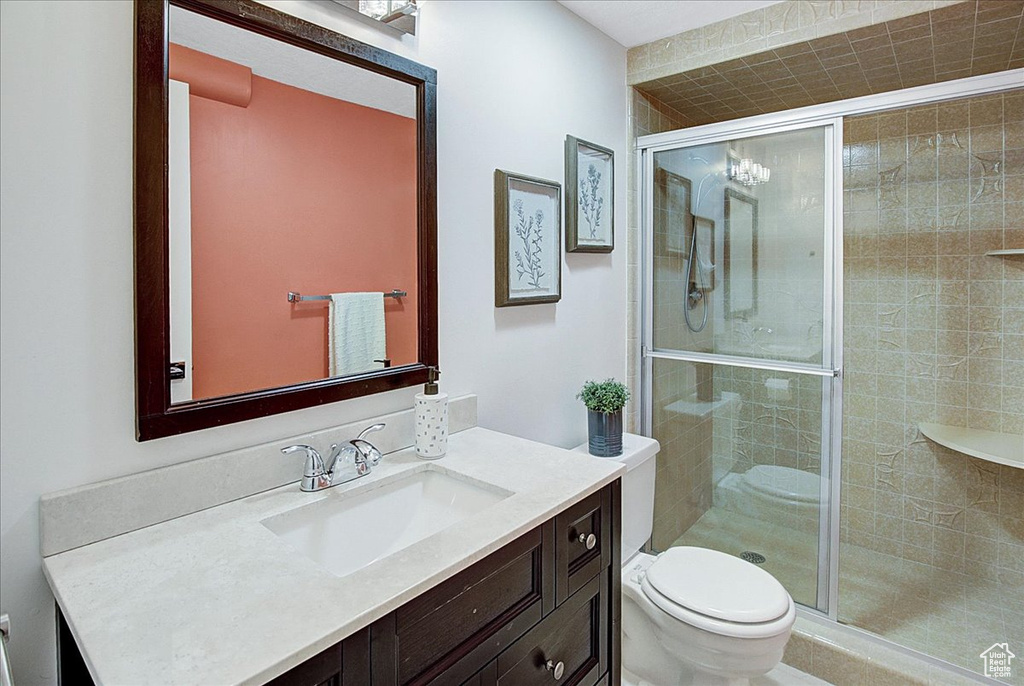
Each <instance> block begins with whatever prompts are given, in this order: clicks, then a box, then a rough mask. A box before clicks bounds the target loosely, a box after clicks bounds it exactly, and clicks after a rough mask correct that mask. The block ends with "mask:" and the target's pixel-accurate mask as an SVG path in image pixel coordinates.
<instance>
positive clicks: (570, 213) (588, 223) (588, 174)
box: [565, 136, 615, 252]
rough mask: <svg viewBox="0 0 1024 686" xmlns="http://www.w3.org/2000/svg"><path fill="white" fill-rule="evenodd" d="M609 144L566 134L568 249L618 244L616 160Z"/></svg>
mask: <svg viewBox="0 0 1024 686" xmlns="http://www.w3.org/2000/svg"><path fill="white" fill-rule="evenodd" d="M614 157H615V155H614V153H613V152H612V151H611V150H609V149H608V148H604V147H601V146H600V145H595V144H594V143H588V142H587V141H584V140H580V139H579V138H576V137H575V136H566V137H565V251H566V252H611V251H612V250H613V249H614V248H615V220H614V217H615V206H614V203H615V179H614V176H615V160H614Z"/></svg>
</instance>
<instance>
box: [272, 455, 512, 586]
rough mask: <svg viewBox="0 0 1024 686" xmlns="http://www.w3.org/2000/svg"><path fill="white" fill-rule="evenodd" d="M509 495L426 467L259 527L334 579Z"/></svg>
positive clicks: (334, 495) (328, 495) (328, 497)
mask: <svg viewBox="0 0 1024 686" xmlns="http://www.w3.org/2000/svg"><path fill="white" fill-rule="evenodd" d="M510 495H512V494H511V493H509V492H507V491H504V490H502V489H499V488H496V487H491V486H483V485H478V484H475V483H470V482H468V481H463V480H462V479H456V478H454V477H451V476H449V475H447V474H445V473H444V472H441V471H435V470H434V469H429V468H428V469H424V470H420V471H416V472H413V473H411V474H408V475H406V476H403V477H400V478H398V479H396V480H394V481H388V482H386V483H384V484H382V485H372V486H370V488H369V489H368V490H356V491H354V492H352V491H349V492H337V493H335V492H331V491H328V492H327V493H326V497H324V498H322V499H320V500H318V501H316V502H315V503H311V504H309V505H305V506H303V507H299V508H296V509H294V510H290V511H288V512H285V513H283V514H279V515H275V516H273V517H269V518H267V519H264V520H263V521H262V522H261V524H263V526H265V527H267V528H268V529H270V531H272V532H273V533H275V534H277V535H278V536H279V537H280V538H281V539H282V540H284V541H285V542H286V543H287V544H288V545H290V546H291V547H293V548H294V549H295V550H296V551H298V552H299V553H301V554H303V555H305V556H306V557H308V558H309V559H311V560H313V561H314V562H316V563H318V564H320V565H322V566H323V567H326V568H327V569H328V570H330V571H331V572H332V573H334V574H335V575H337V576H345V575H347V574H351V573H352V572H355V571H357V570H359V569H362V568H363V567H366V566H367V565H369V564H372V563H373V562H376V561H377V560H379V559H381V558H383V557H387V556H388V555H391V554H393V553H395V552H398V551H399V550H401V549H403V548H406V547H408V546H410V545H412V544H413V543H416V542H418V541H422V540H423V539H424V538H427V537H428V536H431V535H433V534H435V533H437V532H439V531H441V530H443V529H447V528H448V527H449V526H451V525H453V524H455V523H456V522H459V521H462V520H464V519H466V518H467V517H470V516H472V515H474V514H476V513H477V512H480V511H481V510H484V509H486V508H488V507H490V506H491V505H494V504H495V503H498V502H500V501H502V500H504V499H505V498H507V497H509V496H510Z"/></svg>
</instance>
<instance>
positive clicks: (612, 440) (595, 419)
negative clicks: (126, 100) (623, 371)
mask: <svg viewBox="0 0 1024 686" xmlns="http://www.w3.org/2000/svg"><path fill="white" fill-rule="evenodd" d="M576 398H577V399H579V400H582V401H583V404H584V405H586V406H587V429H588V432H587V433H588V437H589V440H588V446H589V449H590V454H591V455H595V456H597V457H616V456H618V455H621V454H622V408H623V407H624V406H625V404H626V401H628V400H629V390H628V389H627V388H626V386H625V384H621V383H619V382H618V381H616V380H615V379H606V380H604V381H601V382H600V383H598V382H597V381H588V382H587V383H585V384H583V390H582V391H580V392H579V393H578V394H576Z"/></svg>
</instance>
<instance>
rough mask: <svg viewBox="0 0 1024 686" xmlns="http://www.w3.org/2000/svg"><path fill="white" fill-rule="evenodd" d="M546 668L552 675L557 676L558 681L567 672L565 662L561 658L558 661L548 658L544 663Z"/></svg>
mask: <svg viewBox="0 0 1024 686" xmlns="http://www.w3.org/2000/svg"><path fill="white" fill-rule="evenodd" d="M544 669H546V670H548V671H549V672H551V676H553V677H555V681H558V680H559V679H561V678H562V675H564V674H565V663H564V662H562V661H561V660H559V661H558V662H553V661H551V660H548V661H547V662H545V663H544Z"/></svg>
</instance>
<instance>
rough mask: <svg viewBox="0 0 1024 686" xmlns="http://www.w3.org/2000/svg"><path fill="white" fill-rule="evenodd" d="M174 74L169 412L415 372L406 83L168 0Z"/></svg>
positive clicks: (412, 141)
mask: <svg viewBox="0 0 1024 686" xmlns="http://www.w3.org/2000/svg"><path fill="white" fill-rule="evenodd" d="M168 71H169V79H170V83H169V96H168V148H169V150H168V152H169V170H168V172H169V174H168V176H169V183H168V195H169V208H170V209H169V220H168V222H169V227H168V230H169V248H170V323H171V360H169V362H170V363H171V364H172V368H173V366H174V365H180V368H181V369H182V370H183V372H184V374H183V375H182V374H180V373H179V374H174V373H173V372H172V377H173V376H178V377H182V376H183V378H172V381H171V386H172V389H171V400H172V402H173V403H182V402H188V401H193V400H200V399H205V398H213V397H219V396H225V395H233V394H238V393H246V392H250V391H255V390H261V389H268V388H276V387H280V386H289V385H292V384H298V383H303V382H308V381H314V380H318V379H323V378H328V377H334V376H347V375H352V374H358V373H361V372H367V371H372V370H377V369H382V368H385V367H397V366H401V365H406V364H412V363H414V362H416V361H417V359H418V350H417V341H418V331H417V292H416V284H417V187H416V184H417V180H416V179H417V177H416V174H417V122H416V89H415V87H414V86H412V85H410V84H406V83H402V82H400V81H397V80H394V79H391V78H388V77H384V76H380V75H377V74H375V73H373V72H370V71H367V70H363V69H360V68H358V67H355V66H352V65H349V64H346V63H343V62H340V61H337V60H334V59H331V58H328V57H325V56H323V55H319V54H317V53H314V52H311V51H306V50H302V49H299V48H297V47H294V46H292V45H290V44H288V43H284V42H281V41H277V40H274V39H271V38H267V37H265V36H262V35H259V34H256V33H252V32H250V31H247V30H244V29H241V28H237V27H234V26H231V25H228V24H225V23H222V22H219V21H216V20H213V19H210V18H208V17H205V16H202V15H199V14H196V13H193V12H190V11H187V10H184V9H181V8H178V7H172V9H171V14H170V57H169V64H168ZM315 296H318V297H315Z"/></svg>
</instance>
